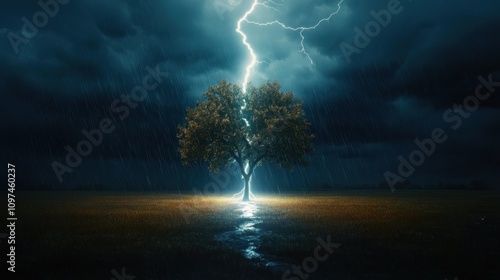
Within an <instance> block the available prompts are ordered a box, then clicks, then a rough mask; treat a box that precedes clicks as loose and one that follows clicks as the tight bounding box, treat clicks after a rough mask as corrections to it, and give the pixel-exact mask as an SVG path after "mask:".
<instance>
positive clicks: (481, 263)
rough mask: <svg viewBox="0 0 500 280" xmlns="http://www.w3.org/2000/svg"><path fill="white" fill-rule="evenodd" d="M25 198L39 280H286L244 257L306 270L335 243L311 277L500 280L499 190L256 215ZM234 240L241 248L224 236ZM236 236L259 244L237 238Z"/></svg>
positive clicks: (302, 199) (351, 201) (144, 196)
mask: <svg viewBox="0 0 500 280" xmlns="http://www.w3.org/2000/svg"><path fill="white" fill-rule="evenodd" d="M16 197H17V211H18V213H17V216H18V218H19V221H18V223H17V228H16V235H17V237H16V239H17V252H16V256H17V260H16V268H17V271H18V274H22V273H29V274H30V275H37V276H36V279H86V280H88V279H106V280H108V279H113V278H115V280H121V279H120V278H122V279H126V280H132V278H131V277H130V278H126V277H121V276H123V275H122V272H123V271H122V268H124V269H125V270H124V271H125V275H129V276H135V278H133V279H135V280H143V279H146V280H148V279H180V280H181V279H182V280H183V279H277V280H278V279H282V274H283V272H284V271H285V270H286V269H287V267H285V266H275V267H272V266H270V267H266V266H265V265H263V264H262V262H259V261H258V259H251V258H246V257H245V256H244V254H243V253H242V252H244V251H245V249H248V250H247V251H251V252H253V253H257V254H260V255H261V256H262V258H271V257H272V258H275V259H277V260H281V261H283V263H285V264H288V265H291V264H296V265H299V266H300V265H301V264H302V262H303V260H304V259H306V258H307V257H313V256H314V250H315V248H316V247H317V246H318V241H317V238H322V239H324V240H326V239H327V236H330V238H331V241H332V242H335V243H339V244H340V247H338V248H336V249H335V250H334V252H333V253H331V255H330V256H329V258H328V259H327V260H325V261H318V262H317V268H315V269H314V271H312V272H310V273H307V274H308V275H307V276H308V278H307V279H445V278H447V279H454V278H455V277H457V279H500V266H499V264H500V242H499V239H498V236H500V235H499V232H500V231H499V226H500V203H499V202H500V200H499V198H500V193H499V192H494V191H478V192H467V191H414V192H406V191H405V192H403V191H399V192H396V193H391V192H385V191H341V192H337V193H333V194H328V195H326V194H324V195H313V196H305V195H285V196H280V197H278V196H268V197H257V199H256V200H255V202H254V203H253V204H251V205H250V206H251V209H246V208H245V207H247V206H245V205H244V204H242V203H241V202H237V201H234V200H231V199H230V198H224V197H207V198H203V199H202V198H200V197H193V196H181V195H167V194H161V193H128V194H125V193H106V192H102V193H85V192H18V193H17V195H16ZM179 207H181V208H184V209H186V207H188V209H190V210H191V211H192V212H184V215H186V213H189V219H188V221H189V223H188V222H186V219H185V218H184V216H183V213H182V212H181V210H179ZM245 209H246V210H245ZM236 228H239V229H240V230H241V231H236ZM222 233H228V235H227V236H229V237H228V239H229V240H226V241H221V239H218V238H216V237H217V236H221V234H222ZM235 234H238V236H239V237H238V238H243V239H245V238H247V237H248V239H245V240H244V241H241V242H240V241H239V239H234V240H231V238H236V237H235V236H236V235H235ZM227 236H226V237H227ZM231 242H232V243H231ZM239 245H241V246H239ZM247 245H248V246H250V245H253V246H252V248H251V250H250V249H249V248H246V247H248V246H247ZM238 246H239V247H238ZM0 247H1V249H2V252H6V250H7V248H6V243H5V242H2V243H1V244H0ZM242 250H243V251H242ZM2 254H3V253H2ZM3 255H4V256H5V254H3ZM112 270H115V272H117V273H118V274H119V275H121V276H120V277H117V276H116V275H115V274H113V273H112ZM293 277H296V278H293ZM2 279H3V278H2ZM284 279H294V280H296V279H301V277H299V276H297V275H292V274H291V275H290V276H289V277H288V278H284Z"/></svg>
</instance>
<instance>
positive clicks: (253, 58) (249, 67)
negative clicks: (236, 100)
mask: <svg viewBox="0 0 500 280" xmlns="http://www.w3.org/2000/svg"><path fill="white" fill-rule="evenodd" d="M342 2H344V0H341V1H340V2H339V3H338V4H337V9H336V10H335V11H334V12H332V13H331V14H330V15H329V16H328V17H325V18H322V19H320V20H319V21H318V22H317V23H316V24H315V25H312V26H298V27H291V26H288V25H286V24H284V23H282V22H280V21H279V20H274V21H269V22H256V21H251V20H248V17H249V16H250V15H251V14H252V13H253V12H254V11H255V9H256V7H257V6H259V5H261V6H264V7H266V8H270V9H274V10H276V8H274V7H271V6H269V5H268V4H270V3H271V4H274V5H280V6H281V5H282V4H278V3H276V2H274V1H272V0H271V1H264V2H259V0H254V2H253V3H252V6H251V7H250V9H249V10H248V11H246V12H245V14H244V15H243V16H242V17H241V18H240V19H239V20H238V24H237V28H236V32H237V33H239V34H240V35H241V37H242V43H243V45H245V47H246V48H247V50H248V52H249V54H250V62H249V63H248V65H247V66H246V68H245V76H244V78H243V84H242V89H243V92H244V93H245V92H246V87H247V84H248V81H249V79H250V74H251V72H252V70H253V69H254V68H255V65H257V64H258V63H261V62H260V61H258V60H257V55H256V54H255V51H254V50H253V48H252V46H251V45H250V43H248V36H247V35H246V34H245V33H244V32H243V31H242V30H241V24H242V23H243V22H246V23H248V24H254V25H258V26H270V25H278V26H280V27H281V28H283V29H286V30H291V31H295V32H296V31H298V32H299V35H300V38H301V40H300V46H301V49H300V51H299V52H301V53H303V54H304V55H305V56H306V57H307V58H308V59H309V62H310V63H311V64H314V62H313V60H312V58H311V56H310V55H309V53H308V52H307V50H306V47H305V45H304V41H305V36H304V31H307V30H312V29H316V28H317V27H318V26H320V25H321V24H322V23H323V22H325V21H329V20H330V19H331V18H332V17H333V16H334V15H336V14H338V13H339V12H340V8H341V4H342Z"/></svg>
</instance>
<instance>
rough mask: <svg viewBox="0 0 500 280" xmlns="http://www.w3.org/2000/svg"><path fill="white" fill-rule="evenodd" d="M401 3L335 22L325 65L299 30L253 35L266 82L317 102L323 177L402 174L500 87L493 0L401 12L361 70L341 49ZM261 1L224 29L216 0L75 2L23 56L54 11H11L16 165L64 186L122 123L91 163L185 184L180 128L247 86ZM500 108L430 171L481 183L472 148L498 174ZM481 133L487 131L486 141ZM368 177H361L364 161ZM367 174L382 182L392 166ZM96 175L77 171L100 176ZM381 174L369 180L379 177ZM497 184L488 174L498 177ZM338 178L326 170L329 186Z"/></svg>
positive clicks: (320, 7) (11, 151)
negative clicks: (26, 34)
mask: <svg viewBox="0 0 500 280" xmlns="http://www.w3.org/2000/svg"><path fill="white" fill-rule="evenodd" d="M388 2H389V1H387V0H377V1H355V0H351V1H349V0H345V1H344V2H343V3H342V5H341V10H340V12H339V13H338V14H337V15H335V16H334V17H332V19H331V20H330V21H329V22H325V23H324V24H322V25H321V26H319V27H318V28H317V29H315V30H308V31H305V32H304V36H305V38H306V39H305V41H304V46H305V48H306V51H307V52H308V53H309V54H310V56H311V59H312V60H313V62H314V63H313V64H310V62H309V59H308V58H307V57H306V56H305V55H304V54H303V53H300V52H299V51H300V48H301V46H300V35H299V34H298V32H292V31H284V30H283V29H281V28H279V27H277V26H271V27H259V26H253V25H250V24H247V23H244V24H243V28H244V30H245V31H246V32H247V34H248V35H249V42H250V43H251V44H252V45H253V46H254V48H255V51H256V53H257V55H258V56H259V59H262V60H265V61H266V62H267V63H264V64H259V65H258V67H257V68H256V69H255V71H254V73H253V76H252V77H253V79H252V80H253V81H254V82H255V83H260V82H262V81H265V80H267V79H271V80H278V81H279V82H280V83H281V84H282V86H283V89H284V90H292V91H293V92H294V93H295V94H296V95H297V96H298V97H300V98H302V99H303V100H304V101H305V108H306V111H307V116H308V118H309V119H310V120H311V122H312V129H313V132H314V133H315V134H316V143H315V145H316V150H317V152H316V153H317V154H316V155H315V156H316V157H313V158H315V160H318V158H319V157H317V156H318V155H319V154H318V153H321V154H322V155H324V156H326V157H327V158H326V159H322V160H323V161H325V162H326V163H325V162H323V161H321V162H322V163H318V162H316V163H314V164H316V165H317V166H319V165H323V166H324V168H323V169H321V170H323V171H322V172H328V171H327V170H331V172H332V174H339V172H340V171H339V168H340V167H338V163H342V162H344V163H345V164H346V165H350V164H351V163H350V160H351V159H355V160H363V159H365V160H366V164H367V165H370V164H374V165H378V164H379V163H380V161H384V162H389V164H388V167H387V168H390V167H391V166H393V165H394V164H395V163H396V162H395V159H396V157H397V155H398V153H404V152H405V151H408V152H409V151H411V148H412V146H411V143H412V141H413V139H415V138H417V137H420V138H423V137H428V135H429V133H430V131H432V129H433V128H435V127H438V126H444V125H446V124H443V120H442V114H443V113H444V111H445V110H446V109H448V108H450V107H452V106H453V104H454V103H461V102H462V101H463V99H464V98H465V97H466V96H469V95H471V94H473V93H474V90H475V87H476V86H477V85H478V83H479V82H478V80H477V77H478V76H479V75H483V76H484V77H487V75H488V74H490V73H494V72H497V75H496V76H495V77H497V79H498V80H500V75H498V72H499V70H500V55H498V47H497V46H498V45H499V43H500V42H499V40H500V39H499V38H498V36H497V34H499V31H500V30H499V28H500V27H499V26H500V19H499V18H498V16H497V13H496V11H498V8H500V4H498V3H497V1H493V0H491V1H490V0H484V1H481V3H475V4H473V5H471V3H469V2H463V1H462V2H461V1H459V2H457V3H450V2H448V1H412V2H409V1H401V5H402V6H403V11H402V12H401V13H400V14H397V15H393V17H392V21H391V23H390V24H389V25H388V26H387V27H385V28H383V29H382V30H381V32H380V35H378V36H376V37H375V38H372V40H371V42H370V44H369V45H368V46H367V47H366V48H363V49H362V50H361V53H360V54H353V55H352V62H351V63H347V61H346V59H345V57H344V54H343V53H342V50H341V48H340V47H339V45H340V44H341V43H342V42H347V43H350V44H353V42H352V40H353V37H354V36H355V31H354V28H355V27H356V26H358V27H360V28H362V29H363V28H364V26H365V25H366V23H368V22H369V21H371V20H373V18H372V16H371V14H370V11H372V10H375V11H379V10H381V9H385V8H386V7H387V4H388ZM337 3H338V1H328V0H322V1H319V0H318V1H285V5H284V6H279V7H278V10H277V11H276V10H269V9H265V8H264V7H258V12H257V13H255V14H254V15H253V16H254V18H251V20H256V21H262V22H265V21H269V20H272V19H274V18H278V19H279V20H281V21H283V22H284V23H286V24H288V25H290V26H310V25H314V24H315V23H316V22H317V20H318V19H319V18H322V17H325V16H328V15H329V14H330V13H331V12H332V11H335V10H336V8H337ZM249 4H250V2H247V3H242V4H241V5H239V6H236V7H234V9H231V10H228V11H226V12H225V13H224V16H223V17H222V18H221V17H219V14H218V13H217V10H216V8H215V7H214V5H213V2H212V1H205V2H201V3H200V2H199V1H194V0H190V1H160V0H153V1H124V0H112V1H77V0H72V1H70V2H69V3H68V4H66V5H64V6H61V7H60V11H59V13H58V14H57V15H56V16H54V17H53V18H50V21H49V23H48V24H47V25H46V26H45V27H43V28H40V30H39V33H38V34H37V35H36V36H35V37H34V38H32V39H30V40H29V42H28V43H27V44H22V45H20V52H19V53H18V54H15V52H14V51H13V49H12V47H11V45H10V42H9V40H8V39H7V34H9V33H10V32H15V33H16V34H20V30H21V27H22V24H23V22H22V21H21V18H22V17H27V18H29V19H31V17H32V15H33V14H34V13H35V12H36V11H38V10H40V7H39V6H38V5H37V4H36V2H35V1H14V2H5V1H4V2H2V3H1V4H0V35H1V38H2V40H1V41H0V65H1V66H2V67H1V68H0V76H1V77H2V78H1V80H0V91H1V92H2V97H3V101H2V104H4V105H3V106H2V115H3V117H2V130H3V131H6V133H8V135H9V137H4V138H2V139H1V140H0V141H1V145H2V154H3V156H4V157H6V160H7V159H12V158H18V157H24V158H25V159H26V160H25V162H27V161H28V158H29V159H33V162H36V163H37V164H35V163H33V166H36V168H35V167H34V168H32V171H30V172H32V173H33V174H32V175H33V178H49V177H50V178H51V179H43V180H42V179H34V181H35V182H36V181H40V182H41V181H43V182H50V181H51V180H54V178H55V176H53V173H52V170H51V168H50V162H52V161H53V160H63V158H64V156H65V150H64V146H65V145H76V143H78V141H80V140H81V139H83V138H82V134H81V130H82V129H92V128H95V127H97V126H98V123H99V121H100V120H101V119H102V118H106V117H109V118H113V119H114V120H115V121H116V124H117V128H116V131H115V132H114V133H113V134H112V135H109V137H108V138H106V139H105V140H104V142H103V144H102V146H100V147H98V148H96V150H95V151H94V152H93V153H92V154H91V155H90V156H89V157H88V158H87V160H88V161H90V162H92V163H96V164H97V165H98V166H103V167H102V168H103V169H106V170H108V169H109V168H111V167H110V166H109V165H106V166H105V164H107V163H106V162H108V163H110V162H112V161H114V162H115V163H116V164H120V163H119V162H120V161H124V160H131V161H134V162H136V163H137V162H144V165H149V166H150V168H154V167H151V166H154V165H152V164H151V162H156V161H164V162H173V163H172V164H173V166H175V168H173V169H172V170H171V171H169V172H171V173H168V174H171V175H172V176H176V175H175V174H176V172H177V169H179V170H183V171H182V172H188V171H189V169H188V171H186V169H181V167H180V160H179V156H178V154H177V152H176V147H177V140H176V137H175V134H176V125H177V124H178V123H181V122H182V119H183V117H184V114H185V108H186V107H187V106H193V105H194V104H195V100H196V99H199V98H200V97H201V94H202V93H203V91H204V90H206V88H207V87H208V86H209V85H214V84H216V83H217V82H218V81H219V80H221V79H223V78H226V79H228V80H229V81H232V82H235V83H239V82H241V79H242V78H241V77H242V74H243V69H244V66H245V63H247V62H248V59H249V58H248V53H247V52H246V49H245V48H244V46H243V45H242V44H241V38H240V36H239V35H238V34H237V33H236V32H235V27H236V26H235V25H236V21H237V19H238V18H239V17H241V15H242V14H243V13H244V11H245V10H246V9H248V7H249ZM156 65H159V67H160V68H161V69H162V71H165V72H168V73H169V77H168V78H167V79H166V80H165V81H164V82H162V83H161V85H160V87H159V88H157V89H156V90H154V91H153V92H150V93H149V98H148V99H147V100H146V101H144V102H141V104H139V107H138V108H137V109H135V110H134V111H132V112H131V115H130V117H129V118H128V119H126V120H125V121H124V122H120V121H118V120H116V115H113V113H111V112H110V104H111V103H112V102H113V100H115V99H117V98H120V95H122V94H128V93H130V91H131V89H132V88H133V87H134V86H135V85H138V84H140V83H141V81H142V78H143V77H144V75H146V74H147V71H146V70H145V67H147V66H150V67H154V66H156ZM499 91H500V90H499ZM499 105H500V98H498V97H497V96H496V95H493V96H492V97H491V98H489V99H488V100H486V101H484V102H482V103H481V105H480V109H479V112H476V113H474V116H473V117H471V119H470V123H469V124H468V125H464V126H463V127H462V128H460V130H459V131H458V132H457V134H455V135H454V136H453V135H451V134H450V138H451V137H455V138H458V140H455V141H450V144H446V145H445V146H446V148H442V149H441V150H442V151H440V153H441V154H439V153H438V154H436V156H435V158H434V159H433V160H434V161H435V164H434V163H432V162H434V161H430V162H431V163H430V164H429V165H428V167H425V168H422V170H425V172H428V173H429V174H431V173H432V170H431V169H432V168H430V167H431V166H435V165H439V164H445V165H447V166H453V168H451V167H450V168H448V169H445V170H444V169H443V173H442V174H441V175H442V176H444V177H447V178H452V177H453V176H454V174H456V173H458V172H464V170H467V168H469V169H471V171H470V174H480V173H481V172H480V169H479V166H481V165H478V167H477V168H476V169H475V170H473V169H474V168H475V167H474V166H472V165H471V164H467V163H466V162H464V159H463V158H462V159H461V158H460V157H453V156H451V155H452V154H453V152H454V151H463V152H464V154H466V155H467V157H468V158H474V160H475V161H477V162H482V163H484V164H482V166H485V167H486V166H497V165H498V157H499V156H500V155H499V152H498V151H499V150H500V147H498V145H497V144H495V143H498V142H499V141H498V140H500V138H499V137H500V135H499V134H498V133H497V132H496V131H497V130H496V129H495V128H496V127H498V121H497V120H498V119H499V118H498V117H499V115H500V114H499V111H498V108H499ZM486 110H487V114H486V113H484V112H485V111H486ZM471 123H476V124H478V125H477V126H480V127H482V128H484V129H480V130H474V129H473V128H474V127H475V126H474V125H473V124H471ZM479 123H480V125H479ZM470 135H472V136H470ZM465 136H468V137H470V138H471V139H476V141H475V143H476V146H474V148H472V146H470V144H469V143H470V142H468V141H460V139H465V138H467V137H465ZM471 141H472V140H471ZM477 142H479V143H477ZM443 147H444V146H443ZM408 149H409V150H408ZM342 160H345V161H342ZM333 162H335V165H334V164H333ZM452 162H453V164H452ZM41 163H44V164H41ZM127 164H132V163H130V162H129V163H127ZM353 164H355V165H356V164H360V163H359V162H358V163H353ZM391 164H392V165H391ZM460 164H462V166H465V167H462V168H461V167H460ZM325 166H326V167H325ZM356 166H357V167H353V168H351V169H353V170H354V169H357V168H358V167H359V166H363V164H361V165H356ZM128 168H130V166H129V167H128ZM359 168H361V167H359ZM342 169H343V170H344V169H345V170H349V168H342ZM363 169H365V170H367V171H366V172H368V173H369V172H375V171H370V169H373V170H377V171H376V172H379V169H380V167H378V166H371V167H370V166H366V167H363ZM89 170H91V169H90V168H82V170H81V171H75V173H77V172H82V173H85V172H87V173H86V174H88V176H89V177H92V172H91V171H89ZM162 170H163V169H162ZM151 172H152V173H154V172H157V170H155V171H151ZM422 172H424V171H422ZM425 172H424V173H425ZM340 173H344V174H345V172H340ZM487 173H488V172H487ZM43 174H44V175H43ZM380 174H381V173H377V174H375V173H373V174H370V175H367V178H372V179H371V180H375V179H373V178H377V176H378V175H380ZM489 174H490V173H488V174H487V175H485V177H487V178H489V179H492V178H493V179H495V180H496V179H498V177H491V176H490V175H489ZM349 175H352V174H349ZM51 176H52V177H54V178H52V177H51ZM70 176H76V175H73V174H72V175H70ZM325 176H326V175H325V174H323V173H321V174H320V172H319V171H318V177H325ZM474 176H476V175H474ZM478 176H480V175H478ZM82 177H85V176H84V175H83V174H81V176H78V178H82ZM327 177H329V176H327ZM470 177H473V176H472V175H471V176H470ZM75 180H76V179H75ZM92 180H93V179H92ZM158 180H161V179H158ZM183 180H184V179H182V176H181V179H179V178H177V179H174V181H176V182H183ZM321 180H322V179H321ZM333 180H336V179H333ZM377 180H378V179H377ZM464 180H465V179H464ZM497 181H498V180H497ZM161 183H163V182H161V181H160V182H159V183H158V184H161Z"/></svg>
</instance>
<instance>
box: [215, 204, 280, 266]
mask: <svg viewBox="0 0 500 280" xmlns="http://www.w3.org/2000/svg"><path fill="white" fill-rule="evenodd" d="M235 206H236V207H235V208H236V209H235V211H236V212H237V213H238V220H237V221H238V224H237V225H236V226H235V229H234V230H231V231H227V232H223V233H221V234H217V235H216V236H215V239H216V240H217V241H219V242H221V243H222V244H223V245H224V246H228V247H230V248H232V249H234V250H236V251H238V252H241V253H242V255H243V256H244V257H245V258H247V259H251V260H254V261H255V263H256V265H261V266H266V267H288V266H289V265H290V264H288V263H287V262H286V261H284V260H282V259H279V258H277V257H275V256H271V255H269V254H265V253H263V252H261V251H259V246H260V244H261V238H262V237H263V236H265V235H270V234H272V232H271V231H270V230H263V229H261V228H259V224H260V223H262V218H261V217H259V215H258V214H259V205H258V204H257V203H255V202H253V201H250V202H238V203H236V205H235Z"/></svg>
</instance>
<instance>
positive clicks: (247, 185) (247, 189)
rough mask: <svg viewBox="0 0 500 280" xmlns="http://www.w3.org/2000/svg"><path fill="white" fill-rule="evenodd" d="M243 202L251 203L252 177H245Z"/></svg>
mask: <svg viewBox="0 0 500 280" xmlns="http://www.w3.org/2000/svg"><path fill="white" fill-rule="evenodd" d="M243 201H250V176H245V190H244V191H243Z"/></svg>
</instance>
